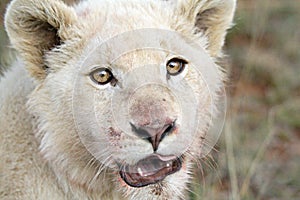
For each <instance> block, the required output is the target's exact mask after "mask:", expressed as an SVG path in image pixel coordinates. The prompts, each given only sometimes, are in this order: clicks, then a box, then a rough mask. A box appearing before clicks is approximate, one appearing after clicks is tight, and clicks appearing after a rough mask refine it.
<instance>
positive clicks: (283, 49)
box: [0, 0, 300, 200]
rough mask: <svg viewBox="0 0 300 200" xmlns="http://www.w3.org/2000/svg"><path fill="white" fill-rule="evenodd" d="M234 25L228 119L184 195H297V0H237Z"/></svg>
mask: <svg viewBox="0 0 300 200" xmlns="http://www.w3.org/2000/svg"><path fill="white" fill-rule="evenodd" d="M7 2H9V0H1V1H0V13H1V16H0V19H1V20H0V60H1V62H0V63H1V65H2V66H1V69H3V68H6V67H7V66H8V64H9V62H10V57H11V55H10V54H11V53H9V52H10V51H9V48H8V47H9V45H8V44H9V43H8V41H7V36H6V34H5V31H4V28H3V15H4V12H5V7H6V4H7ZM67 2H68V3H72V2H74V0H69V1H67ZM235 23H236V25H235V27H234V28H232V29H231V30H230V31H229V35H228V37H227V42H226V47H225V50H226V53H227V54H228V55H230V57H229V58H228V60H229V63H230V64H229V67H228V74H229V77H230V79H229V81H228V86H227V91H228V113H227V120H226V124H225V127H224V131H223V133H222V135H221V138H220V140H219V142H218V144H217V145H216V147H215V149H214V150H213V151H212V152H211V154H210V155H208V156H207V157H206V158H204V159H202V161H201V167H200V168H199V171H198V174H196V176H195V178H194V180H193V183H192V184H191V186H190V188H191V191H192V192H191V193H190V196H191V199H192V200H196V199H197V200H200V199H209V200H218V199H220V200H227V199H228V200H229V199H233V200H239V199H242V200H269V199H271V200H293V199H295V200H296V199H297V200H299V199H300V0H238V8H237V13H236V17H235ZM1 69H0V73H1Z"/></svg>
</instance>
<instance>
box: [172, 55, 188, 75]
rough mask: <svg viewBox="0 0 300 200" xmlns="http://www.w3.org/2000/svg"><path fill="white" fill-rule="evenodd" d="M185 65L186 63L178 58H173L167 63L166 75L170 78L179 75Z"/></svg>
mask: <svg viewBox="0 0 300 200" xmlns="http://www.w3.org/2000/svg"><path fill="white" fill-rule="evenodd" d="M186 64H187V61H185V60H182V59H179V58H173V59H171V60H170V61H169V62H168V63H167V71H168V74H169V75H171V76H176V75H178V74H180V73H181V72H182V71H183V70H184V68H185V66H186Z"/></svg>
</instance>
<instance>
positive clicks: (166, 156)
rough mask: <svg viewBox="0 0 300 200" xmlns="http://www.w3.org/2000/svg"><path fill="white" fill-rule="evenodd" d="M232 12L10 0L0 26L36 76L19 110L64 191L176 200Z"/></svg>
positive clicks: (202, 1) (197, 144)
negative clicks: (25, 111)
mask: <svg viewBox="0 0 300 200" xmlns="http://www.w3.org/2000/svg"><path fill="white" fill-rule="evenodd" d="M234 7H235V1H234V0H189V1H158V0H152V1H150V0H149V1H148V0H147V1H137V0H130V1H125V0H124V1H122V0H117V1H93V0H88V1H86V2H82V3H80V4H79V5H76V6H74V7H69V6H66V5H65V4H63V3H62V2H60V1H56V0H49V1H38V0H15V1H13V2H12V3H11V5H10V7H9V9H8V12H7V15H6V27H7V30H8V33H9V36H10V39H11V41H12V44H13V45H14V47H15V48H16V49H17V50H18V51H19V52H20V54H21V56H22V58H23V59H24V61H25V62H26V66H27V69H28V71H29V72H30V73H31V75H32V77H34V79H35V80H36V89H35V90H34V91H33V92H32V94H31V95H30V97H29V101H28V108H29V111H30V112H31V113H32V114H33V115H34V116H35V127H36V137H37V139H38V140H39V142H40V151H41V154H42V155H43V156H44V158H45V159H46V160H47V162H48V163H49V165H50V166H51V167H52V169H53V171H54V172H55V173H56V175H57V177H58V179H59V181H60V183H61V184H62V186H63V187H64V188H65V191H69V189H70V188H73V189H72V190H73V192H74V188H77V189H80V190H81V191H85V192H86V193H87V194H88V195H89V196H97V195H98V196H102V197H103V198H104V197H106V194H108V193H114V192H111V191H114V190H115V193H120V195H122V196H123V197H128V198H129V199H152V198H157V199H179V198H183V196H184V192H185V188H186V184H187V182H188V180H189V177H190V172H191V168H192V163H193V160H195V159H199V157H200V155H201V154H202V153H203V146H204V144H205V138H206V136H207V131H208V128H209V125H210V124H211V118H212V117H214V116H215V115H216V113H217V111H216V104H217V102H219V95H220V92H221V91H222V89H223V88H222V87H223V81H224V79H225V75H224V72H223V70H222V69H221V67H219V66H218V65H217V64H216V63H215V62H216V61H217V60H218V58H220V57H221V56H222V52H221V48H222V46H223V44H224V38H225V35H226V30H227V29H228V28H229V27H230V26H231V21H232V17H233V12H234ZM70 191H71V190H70ZM107 198H109V197H108V196H107Z"/></svg>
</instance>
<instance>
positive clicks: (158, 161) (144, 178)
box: [120, 154, 182, 187]
mask: <svg viewBox="0 0 300 200" xmlns="http://www.w3.org/2000/svg"><path fill="white" fill-rule="evenodd" d="M181 166H182V158H178V157H176V156H173V155H171V156H163V155H159V154H151V155H150V156H148V157H146V158H144V159H142V160H140V161H139V162H137V163H136V164H135V165H125V166H122V167H121V169H120V175H121V178H122V179H123V180H124V181H125V183H127V184H128V185H129V186H131V187H144V186H147V185H150V184H155V183H158V182H160V181H162V180H163V179H164V178H166V177H167V176H168V175H171V174H174V173H175V172H177V171H179V170H180V169H181Z"/></svg>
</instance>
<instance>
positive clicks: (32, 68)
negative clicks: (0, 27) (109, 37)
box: [5, 0, 76, 79]
mask: <svg viewBox="0 0 300 200" xmlns="http://www.w3.org/2000/svg"><path fill="white" fill-rule="evenodd" d="M75 19H76V14H75V11H74V10H73V9H72V8H71V7H68V6H67V5H65V4H64V3H62V2H60V1H57V0H47V1H44V0H43V1H41V0H13V1H12V2H11V4H10V5H9V6H8V8H7V12H6V15H5V27H6V30H7V33H8V36H9V38H10V41H11V43H12V45H13V47H14V48H15V49H16V50H17V51H18V52H19V53H20V55H21V57H22V58H23V60H24V61H25V63H26V67H27V69H28V70H29V72H30V73H31V75H32V76H34V77H35V78H37V79H43V78H45V76H46V69H47V66H45V61H44V55H45V53H47V51H50V50H51V49H53V48H55V47H57V46H58V45H60V44H61V43H63V42H64V40H66V39H67V31H66V30H67V28H68V27H69V26H71V25H72V24H73V23H74V20H75Z"/></svg>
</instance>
